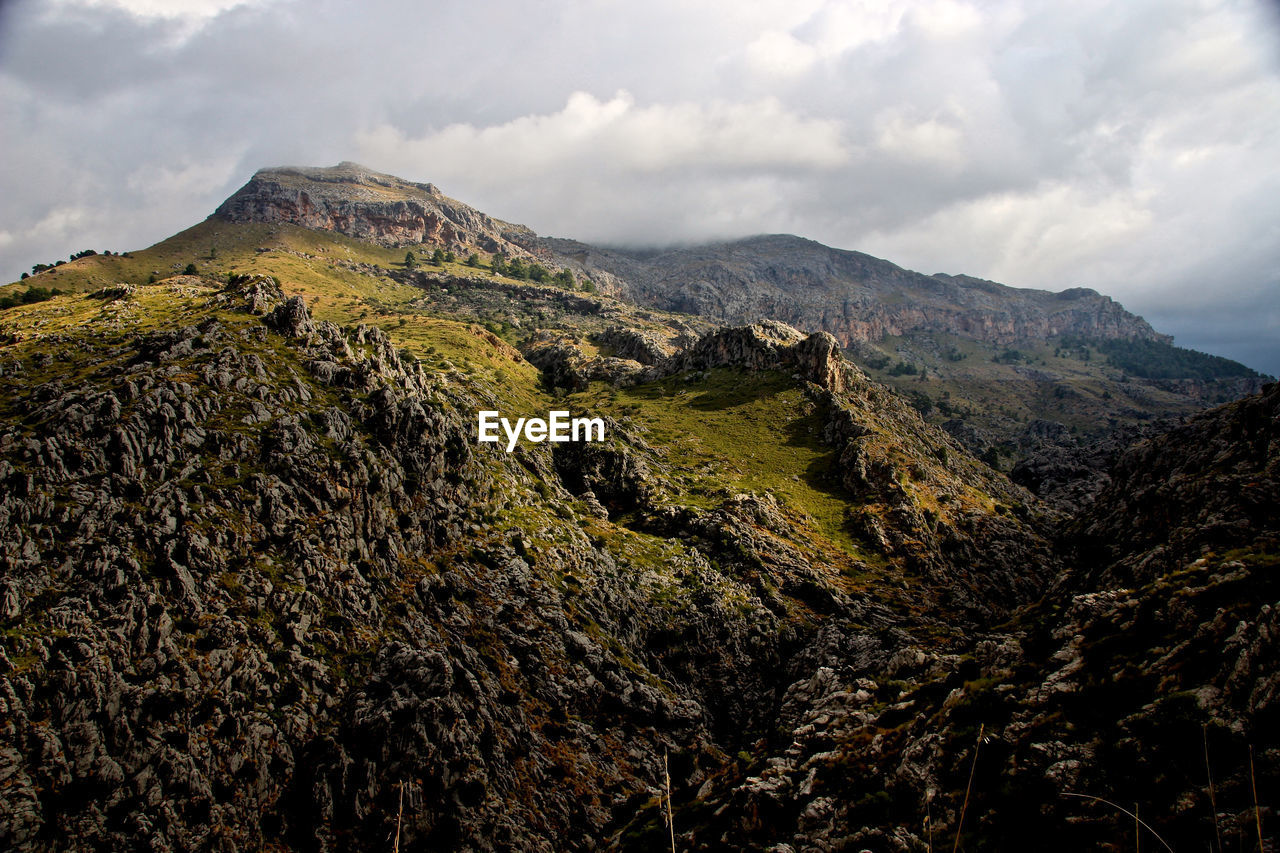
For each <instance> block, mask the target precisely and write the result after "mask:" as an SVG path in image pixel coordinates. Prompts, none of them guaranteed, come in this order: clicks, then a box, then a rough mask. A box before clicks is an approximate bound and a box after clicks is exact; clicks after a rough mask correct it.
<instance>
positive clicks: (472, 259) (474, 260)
mask: <svg viewBox="0 0 1280 853" xmlns="http://www.w3.org/2000/svg"><path fill="white" fill-rule="evenodd" d="M467 266H469V267H478V266H480V256H479V255H477V254H476V253H475V252H472V253H471V254H470V255H468V256H467Z"/></svg>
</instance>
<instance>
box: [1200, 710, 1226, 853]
mask: <svg viewBox="0 0 1280 853" xmlns="http://www.w3.org/2000/svg"><path fill="white" fill-rule="evenodd" d="M1201 731H1202V733H1203V734H1204V772H1205V775H1206V776H1208V777H1209V808H1211V809H1212V810H1213V834H1214V835H1215V836H1217V838H1218V853H1222V830H1221V829H1220V828H1219V826H1218V795H1217V792H1216V791H1214V789H1213V770H1211V769H1210V768H1209V726H1207V725H1205V726H1202V727H1201Z"/></svg>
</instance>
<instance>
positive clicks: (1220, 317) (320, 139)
mask: <svg viewBox="0 0 1280 853" xmlns="http://www.w3.org/2000/svg"><path fill="white" fill-rule="evenodd" d="M0 143H2V146H3V147H2V148H0V199H2V200H3V201H2V202H0V279H12V278H16V277H17V276H18V274H19V273H20V272H21V271H22V270H23V269H26V268H29V267H30V266H31V264H33V263H36V262H47V261H52V260H54V259H57V258H60V257H66V256H67V255H68V254H69V253H70V252H73V251H78V250H80V249H84V248H95V249H99V250H101V249H105V248H110V249H113V250H125V249H130V248H141V247H143V246H147V245H150V244H151V243H154V242H156V241H158V240H160V239H162V238H164V237H166V236H168V235H170V234H172V233H174V232H176V231H179V230H181V229H182V228H185V227H187V226H189V225H191V224H194V223H196V222H198V221H200V220H201V219H203V218H204V217H205V216H207V215H208V214H209V213H210V212H212V211H213V209H214V208H215V207H216V206H217V204H218V203H219V202H220V201H221V200H222V199H223V198H225V197H226V196H227V195H229V194H230V193H232V192H233V191H234V190H235V189H236V188H237V187H239V186H240V185H242V184H243V183H244V182H245V181H246V180H248V178H249V176H250V175H251V174H252V173H253V172H254V170H256V169H258V168H260V167H263V166H275V165H332V164H335V163H337V162H338V161H340V160H355V161H357V162H360V163H363V164H365V165H367V166H370V167H372V168H375V169H378V170H381V171H385V172H391V173H393V174H396V175H400V176H402V177H405V178H409V179H412V180H418V181H431V182H434V183H435V184H437V185H438V186H439V187H440V188H441V189H442V190H443V191H444V192H446V193H447V194H449V195H451V196H453V197H455V198H458V199H461V200H462V201H465V202H467V203H469V204H472V205H474V206H476V207H479V208H480V209H482V210H484V211H486V212H488V213H490V214H493V215H495V216H498V217H500V218H503V219H507V220H511V221H516V222H521V223H524V224H526V225H528V226H530V227H532V228H533V229H534V230H536V231H537V232H538V233H540V234H544V235H549V236H558V237H574V238H577V239H581V240H586V241H588V242H607V243H632V244H635V243H649V244H652V243H668V242H673V241H680V242H690V241H699V240H706V239H714V238H725V237H737V236H745V235H749V234H758V233H770V232H789V233H794V234H799V235H801V236H804V237H810V238H813V239H816V240H819V241H821V242H824V243H827V244H829V245H832V246H837V247H840V248H846V249H857V250H860V251H864V252H869V253H871V254H873V255H877V256H880V257H883V258H887V259H889V260H891V261H893V262H895V263H898V264H901V265H902V266H906V267H909V268H912V269H916V270H920V271H922V272H926V273H932V272H951V273H961V272H963V273H968V274H971V275H977V276H981V277H984V278H990V279H994V280H997V281H1001V282H1004V283H1006V284H1011V285H1016V286H1025V287H1042V288H1047V289H1050V290H1061V289H1063V288H1067V287H1075V286H1088V287H1094V288H1096V289H1098V290H1100V291H1102V292H1104V293H1107V294H1110V295H1112V296H1114V297H1115V298H1116V299H1118V300H1119V301H1120V302H1122V303H1123V304H1124V305H1125V306H1126V307H1128V308H1130V309H1131V310H1134V311H1136V312H1138V313H1140V314H1143V315H1144V316H1146V317H1147V318H1148V319H1149V320H1151V321H1152V323H1153V324H1154V325H1155V326H1156V327H1157V328H1158V329H1160V330H1161V331H1165V332H1169V333H1172V334H1174V335H1176V337H1177V342H1178V343H1180V344H1182V345H1184V346H1192V347H1196V348H1198V349H1204V350H1207V351H1210V352H1216V353H1220V354H1224V355H1228V356H1231V357H1234V358H1238V359H1240V360H1242V361H1244V362H1246V363H1247V364H1249V365H1251V366H1253V367H1255V368H1257V369H1260V370H1264V371H1266V372H1267V373H1271V374H1280V11H1277V4H1276V3H1275V2H1274V0H1270V1H1269V2H1268V0H1225V2H1214V0H1123V2H1096V1H1095V0H1062V2H1034V0H1008V2H999V1H998V0H996V1H995V2H976V0H975V1H974V2H965V0H936V2H892V0H829V1H828V0H778V2H772V1H771V0H770V2H743V0H737V2H727V0H721V2H705V3H698V2H689V0H644V2H635V0H625V2H623V0H571V2H555V3H551V2H527V0H525V1H524V2H521V0H467V2H432V3H422V2H415V0H364V2H338V0H309V2H305V3H304V2H301V0H188V2H182V0H46V2H21V0H20V2H17V3H13V2H4V0H0Z"/></svg>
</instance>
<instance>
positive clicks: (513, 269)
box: [507, 258, 529, 281]
mask: <svg viewBox="0 0 1280 853" xmlns="http://www.w3.org/2000/svg"><path fill="white" fill-rule="evenodd" d="M507 275H509V276H511V277H512V278H514V279H516V280H518V281H524V280H525V279H527V278H528V277H529V270H527V269H526V268H525V265H524V261H522V260H520V259H519V258H512V259H511V262H510V263H509V264H507Z"/></svg>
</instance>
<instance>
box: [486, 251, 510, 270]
mask: <svg viewBox="0 0 1280 853" xmlns="http://www.w3.org/2000/svg"><path fill="white" fill-rule="evenodd" d="M489 269H491V270H493V274H494V275H506V274H507V256H506V255H504V254H502V253H501V252H498V253H497V254H496V255H494V256H493V260H491V261H490V262H489Z"/></svg>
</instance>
